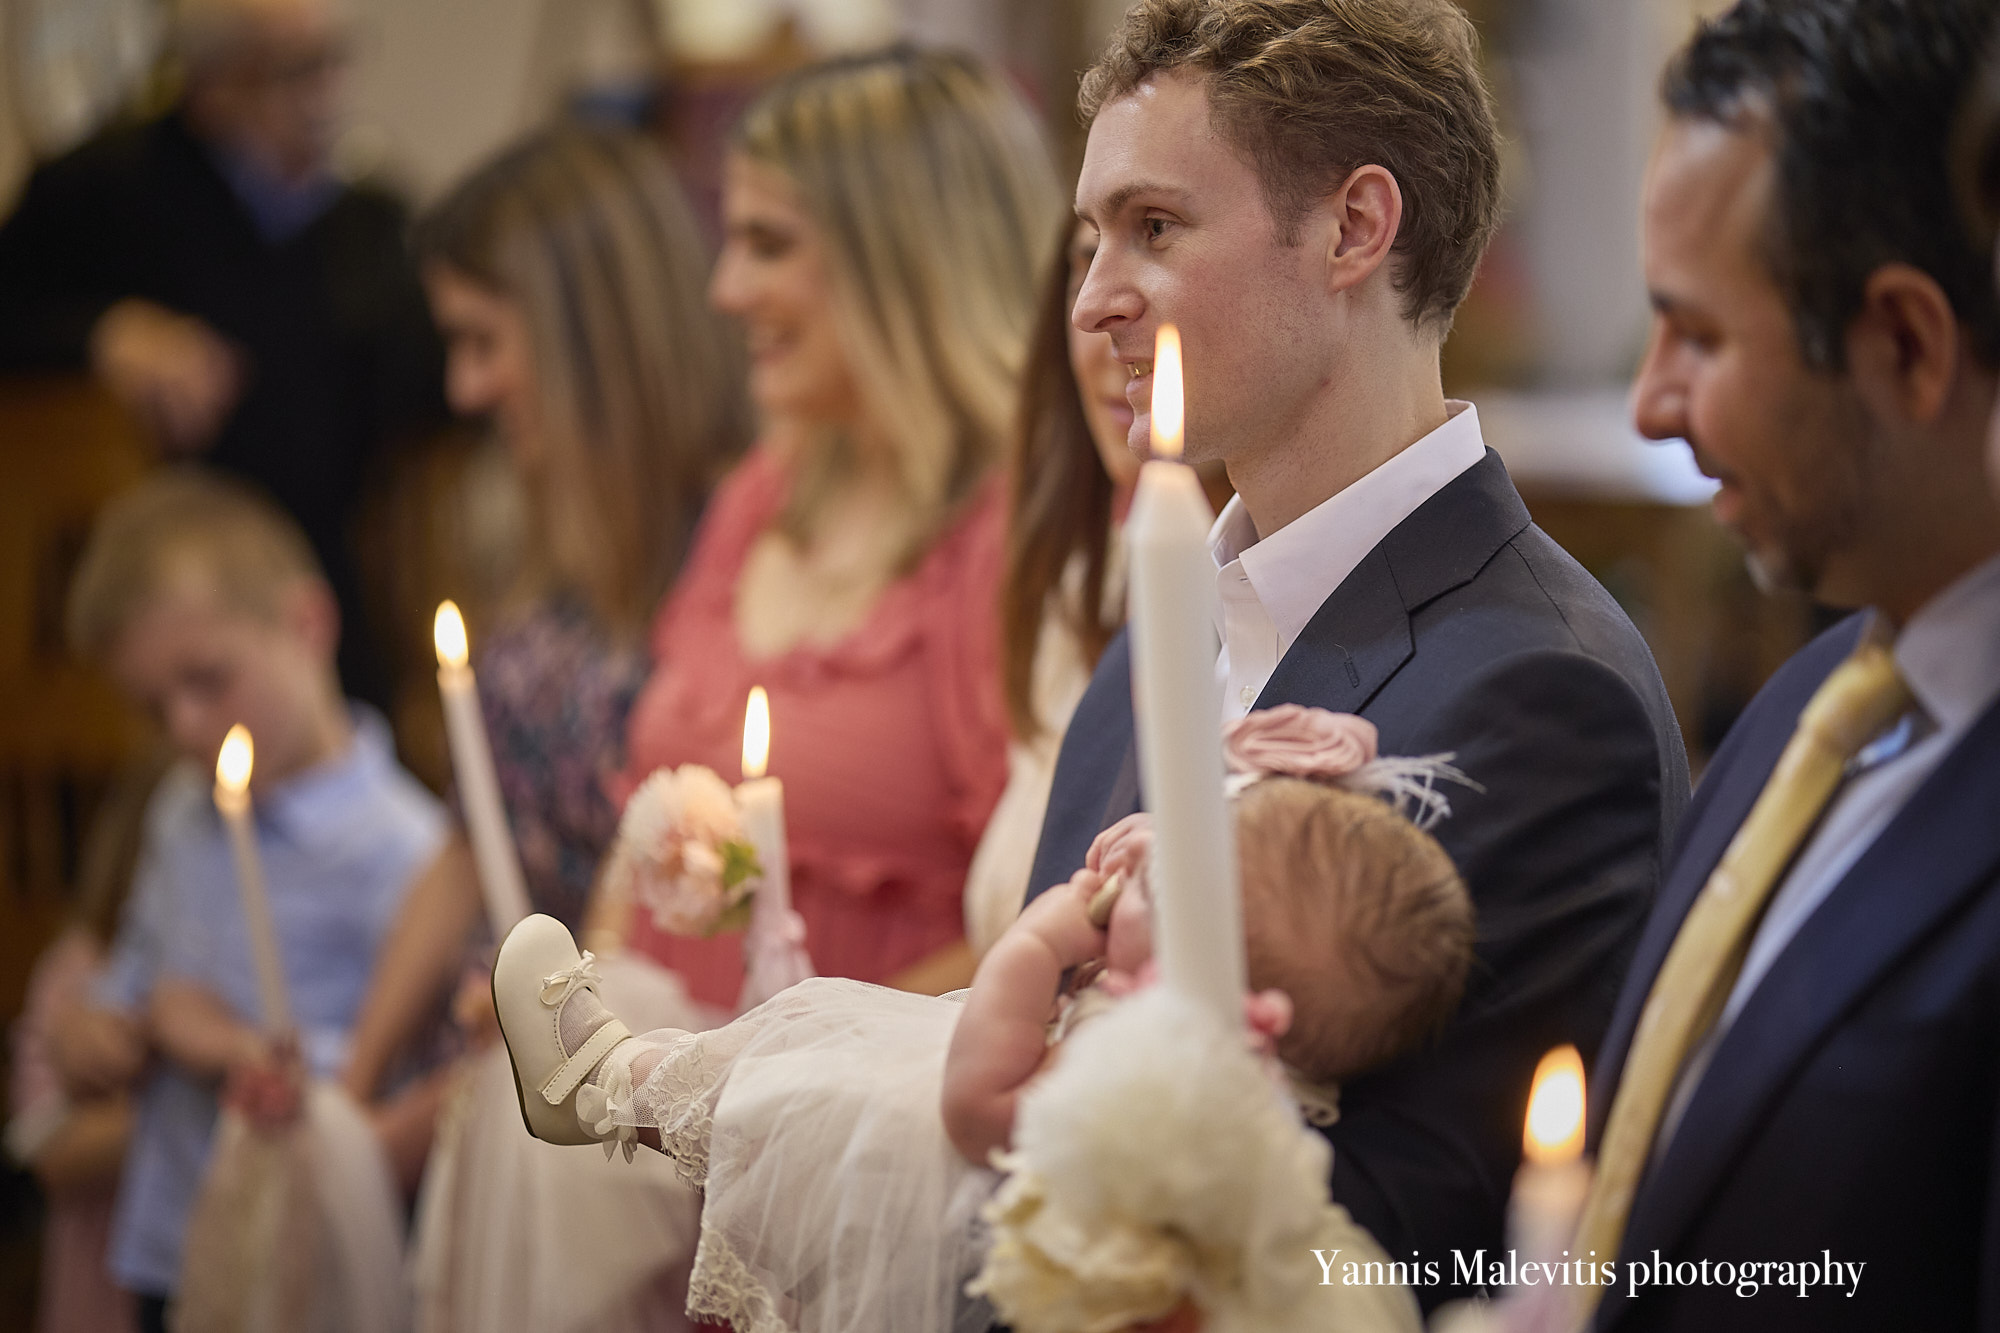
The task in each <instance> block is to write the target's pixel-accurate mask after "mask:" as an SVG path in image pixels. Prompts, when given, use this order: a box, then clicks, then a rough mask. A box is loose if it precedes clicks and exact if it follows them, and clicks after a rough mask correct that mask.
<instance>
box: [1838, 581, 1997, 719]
mask: <svg viewBox="0 0 2000 1333" xmlns="http://www.w3.org/2000/svg"><path fill="white" fill-rule="evenodd" d="M1884 628H1885V627H1884V624H1883V622H1882V620H1881V618H1880V616H1879V615H1877V616H1876V617H1875V618H1874V620H1873V622H1872V623H1871V625H1870V626H1869V632H1870V633H1873V634H1880V633H1882V632H1883V630H1884ZM1894 651H1895V654H1896V669H1897V670H1898V671H1900V672H1901V673H1902V675H1903V680H1904V681H1905V682H1906V683H1907V684H1908V685H1909V687H1910V693H1911V694H1912V695H1914V696H1915V697H1916V700H1917V702H1918V703H1919V704H1920V705H1922V706H1923V709H1924V712H1925V713H1927V714H1929V716H1930V719H1931V720H1932V721H1933V722H1935V723H1936V724H1937V726H1938V729H1939V730H1940V731H1944V732H1948V733H1956V732H1961V731H1963V730H1965V729H1966V728H1967V727H1969V726H1971V725H1972V723H1973V721H1974V720H1975V719H1976V718H1978V716H1979V715H1980V714H1981V713H1983V712H1985V711H1986V709H1987V708H1988V707H1989V706H1990V705H1991V704H1992V703H1993V701H1994V699H1995V698H1996V697H2000V556H1993V557H1991V558H1990V559H1988V560H1986V561H1985V562H1984V563H1982V564H1979V565H1976V566H1974V567H1973V568H1972V569H1971V570H1969V571H1968V572H1966V573H1965V574H1962V575H1960V576H1959V578H1958V579H1957V580H1956V581H1955V582H1953V583H1951V584H1949V585H1947V586H1946V588H1945V589H1944V591H1943V592H1940V593H1939V594H1938V595H1937V596H1935V597H1933V598H1931V599H1930V601H1928V602H1926V603H1924V605H1923V606H1922V607H1921V608H1919V609H1918V611H1917V613H1916V614H1915V615H1913V616H1911V617H1910V620H1909V623H1908V624H1906V625H1904V626H1903V632H1902V633H1901V634H1898V635H1897V636H1896V640H1895V648H1894Z"/></svg>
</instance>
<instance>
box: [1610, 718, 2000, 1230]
mask: <svg viewBox="0 0 2000 1333" xmlns="http://www.w3.org/2000/svg"><path fill="white" fill-rule="evenodd" d="M1996 755H2000V705H1996V706H1995V707H1994V708H1992V709H1989V710H1988V711H1987V713H1986V714H1985V716H1983V717H1982V718H1980V720H1979V721H1978V723H1976V724H1975V725H1974V726H1973V728H1972V730H1971V731H1970V732H1969V733H1968V734H1967V735H1966V737H1965V738H1964V739H1963V740H1961V741H1960V742H1959V744H1958V745H1957V747H1956V748H1954V749H1953V750H1952V752H1951V753H1950V754H1948V755H1946V756H1945V759H1944V762H1943V763H1941V764H1940V765H1939V766H1938V768H1937V770H1936V771H1935V772H1934V773H1932V774H1931V776H1930V777H1929V778H1928V779H1926V780H1925V782H1924V784H1923V785H1922V786H1921V787H1919V788H1918V790H1917V791H1916V793H1915V794H1914V795H1913V796H1911V798H1910V800H1909V801H1908V803H1907V804H1906V805H1905V806H1904V807H1903V809H1902V810H1901V812H1899V813H1898V814H1897V816H1896V817H1895V819H1894V820H1892V821H1891V822H1890V824H1889V826H1888V828H1886V829H1884V830H1883V832H1882V835H1881V836H1880V837H1878V838H1877V839H1876V840H1875V842H1874V844H1873V845H1872V846H1871V847H1869V849H1868V850H1867V851H1866V852H1865V853H1863V854H1862V856H1861V858H1860V860H1858V861H1857V862H1856V863H1855V865H1854V867H1853V868H1852V869H1851V870H1849V871H1848V873H1847V874H1846V875H1845V876H1844V877H1843V878H1842V879H1841V881H1840V883H1839V884H1838V885H1837V886H1836V887H1835V888H1834V891H1833V892H1832V893H1831V894H1830V895H1829V896H1828V897H1827V899H1826V901H1825V902H1824V903H1822V904H1821V905H1820V907H1819V909H1818V910H1817V911H1815V912H1814V913H1813V914H1812V915H1811V916H1810V917H1808V918H1807V919H1806V921H1805V924H1804V925H1803V926H1801V927H1800V929H1799V933H1798V934H1797V935H1796V936H1795V937H1794V938H1793V939H1792V941H1791V943H1790V944H1788V945H1787V946H1786V947H1785V949H1784V951H1783V952H1782V953H1781V954H1779V956H1778V959H1777V961H1776V962H1775V963H1774V964H1773V965H1772V967H1771V970H1770V972H1769V973H1768V974H1766V976H1765V977H1764V980H1763V981H1762V982H1761V983H1760V984H1759V985H1758V987H1757V989H1756V990H1755V991H1754V992H1753V993H1752V995H1751V998H1750V1001H1749V1002H1748V1003H1747V1004H1746V1005H1745V1006H1744V1008H1743V1012H1742V1013H1741V1014H1740V1015H1738V1016H1737V1019H1736V1021H1735V1022H1734V1023H1733V1024H1731V1026H1730V1028H1729V1031H1728V1032H1727V1033H1725V1034H1724V1036H1723V1039H1722V1041H1721V1043H1720V1044H1719V1045H1718V1046H1717V1048H1716V1051H1715V1057H1714V1059H1713V1060H1712V1061H1711V1063H1710V1065H1709V1069H1708V1072H1707V1074H1706V1075H1705V1076H1704V1077H1703V1079H1702V1081H1701V1083H1700V1085H1699V1086H1698V1087H1697V1088H1696V1090H1695V1094H1694V1096H1693V1097H1692V1098H1691V1099H1690V1101H1689V1103H1688V1107H1687V1111H1686V1113H1685V1114H1684V1115H1683V1116H1682V1118H1681V1123H1680V1126H1679V1127H1678V1129H1677V1130H1676V1132H1675V1134H1674V1138H1673V1141H1672V1143H1671V1144H1669V1145H1668V1148H1667V1154H1666V1156H1665V1158H1664V1159H1662V1160H1661V1161H1660V1162H1659V1163H1658V1164H1657V1165H1656V1169H1655V1170H1654V1171H1653V1172H1652V1173H1650V1175H1649V1177H1648V1179H1647V1180H1646V1181H1645V1182H1644V1184H1642V1186H1641V1188H1640V1193H1639V1200H1638V1205H1637V1206H1635V1208H1634V1209H1633V1215H1632V1217H1633V1221H1632V1228H1631V1230H1630V1231H1629V1232H1628V1233H1627V1236H1626V1239H1625V1253H1627V1254H1631V1253H1647V1252H1649V1251H1651V1250H1652V1249H1653V1248H1655V1247H1658V1248H1660V1249H1662V1250H1665V1249H1667V1248H1668V1247H1669V1246H1670V1245H1672V1244H1673V1243H1674V1242H1675V1241H1676V1240H1677V1239H1678V1238H1679V1237H1680V1235H1681V1234H1682V1232H1684V1231H1685V1230H1686V1228H1687V1227H1688V1225H1689V1224H1690V1223H1691V1222H1692V1220H1693V1218H1694V1216H1695V1214H1696V1212H1697V1211H1698V1210H1699V1208H1700V1206H1701V1205H1702V1203H1703V1202H1704V1201H1705V1200H1706V1199H1707V1198H1708V1197H1709V1196H1710V1195H1711V1194H1712V1193H1713V1191H1714V1189H1715V1187H1716V1185H1717V1183H1718V1182H1719V1181H1720V1180H1721V1178H1722V1176H1723V1174H1724V1172H1725V1171H1726V1170H1727V1169H1728V1167H1729V1164H1730V1163H1731V1162H1732V1161H1733V1160H1734V1159H1735V1158H1736V1156H1737V1155H1738V1153H1739V1152H1740V1151H1741V1150H1742V1148H1743V1146H1744V1144H1745V1141H1746V1140H1747V1139H1748V1138H1749V1137H1750V1135H1751V1133H1752V1131H1753V1130H1754V1128H1755V1127H1756V1125H1757V1124H1758V1123H1759V1122H1760V1121H1761V1119H1762V1117H1763V1114H1764V1111H1765V1110H1766V1108H1767V1107H1768V1106H1769V1105H1770V1104H1771V1103H1772V1101H1774V1100H1775V1099H1776V1098H1777V1097H1778V1096H1779V1095H1781V1094H1782V1092H1783V1091H1784V1088H1785V1086H1786V1085H1787V1084H1788V1083H1789V1082H1791V1080H1792V1079H1793V1078H1795V1077H1796V1076H1797V1073H1798V1071H1799V1069H1800V1067H1801V1066H1802V1065H1803V1064H1804V1063H1805V1062H1806V1060H1807V1059H1808V1058H1809V1057H1810V1055H1811V1054H1812V1051H1813V1049H1814V1047H1815V1046H1816V1045H1817V1044H1818V1043H1819V1042H1820V1041H1821V1040H1822V1039H1823V1038H1824V1037H1825V1035H1826V1034H1827V1032H1828V1031H1829V1030H1830V1029H1831V1028H1833V1027H1835V1026H1836V1025H1837V1024H1839V1023H1840V1022H1842V1021H1843V1020H1844V1019H1845V1018H1846V1016H1847V1015H1848V1013H1849V1012H1850V1011H1851V1010H1852V1009H1853V1008H1854V1006H1855V1005H1856V1004H1857V1003H1859V1002H1860V1001H1861V999H1862V998H1863V997H1864V996H1865V995H1866V993H1867V992H1868V991H1869V990H1870V989H1871V988H1872V987H1873V986H1875V985H1876V984H1877V983H1878V982H1879V981H1880V980H1881V979H1882V977H1883V976H1884V975H1885V974H1886V973H1887V972H1888V971H1889V970H1890V969H1891V968H1893V967H1894V966H1895V965H1896V963H1897V961H1898V960H1899V959H1901V958H1902V957H1904V956H1905V955H1906V953H1907V952H1908V951H1909V950H1910V949H1912V948H1913V947H1915V946H1917V945H1918V944H1920V943H1921V942H1922V940H1923V939H1924V938H1925V937H1926V936H1927V935H1929V934H1930V932H1931V931H1932V930H1933V929H1934V928H1935V927H1936V926H1937V925H1938V923H1939V922H1940V921H1941V920H1942V919H1943V918H1944V917H1946V916H1947V915H1949V914H1950V913H1951V912H1952V911H1953V910H1954V909H1955V908H1957V907H1958V906H1959V905H1960V904H1961V903H1962V902H1963V901H1964V900H1965V899H1966V897H1967V896H1969V895H1970V894H1972V893H1973V892H1974V891H1975V890H1977V889H1978V888H1980V887H1981V886H1983V885H1985V884H1987V883H1989V882H1990V881H1991V880H1992V878H1993V876H1994V874H1995V872H1996V869H2000V832H1996V831H1994V826H1993V822H1992V812H1993V811H1994V810H1995V809H2000V763H1996V762H1995V756H1996Z"/></svg>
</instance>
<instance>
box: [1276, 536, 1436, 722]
mask: <svg viewBox="0 0 2000 1333" xmlns="http://www.w3.org/2000/svg"><path fill="white" fill-rule="evenodd" d="M1414 650H1415V643H1414V641H1413V640H1412V639H1411V637H1410V615H1409V612H1408V611H1406V610H1404V609H1403V595H1402V593H1401V592H1399V591H1398V590H1397V588H1396V578H1395V575H1394V574H1393V573H1391V572H1390V569H1389V560H1388V557H1387V556H1385V555H1384V554H1383V553H1382V549H1381V548H1380V547H1377V548H1376V549H1375V550H1373V551H1370V552H1369V553H1368V554H1367V555H1366V556H1364V557H1362V560H1361V563H1360V564H1359V565H1356V566H1355V567H1354V572H1353V573H1351V574H1349V575H1348V576H1347V578H1346V579H1344V580H1343V581H1342V582H1341V585H1340V586H1339V587H1338V588H1335V589H1334V590H1333V595H1332V596H1331V597H1329V598H1327V599H1326V601H1324V602H1322V603H1321V604H1320V608H1319V610H1318V611H1316V612H1314V613H1313V618H1312V619H1311V620H1310V621H1308V622H1307V623H1306V627H1305V630H1304V631H1303V632H1302V633H1301V634H1300V635H1299V637H1298V641H1297V642H1295V643H1294V644H1292V647H1291V650H1290V651H1289V652H1287V653H1286V654H1285V657H1284V660H1283V661H1281V662H1279V663H1278V669H1277V670H1276V671H1274V672H1272V673H1271V678H1270V679H1269V680H1268V681H1266V682H1265V683H1264V692H1263V693H1262V694H1260V695H1259V696H1258V697H1257V707H1259V708H1270V707H1272V706H1273V705H1275V704H1281V703H1307V704H1311V705H1313V706H1314V707H1316V708H1330V709H1332V710H1333V711H1335V712H1337V713H1358V712H1360V711H1361V709H1362V706H1363V705H1365V704H1366V703H1367V702H1368V701H1369V700H1370V699H1372V698H1373V697H1374V696H1375V692H1376V691H1377V690H1379V689H1381V688H1382V686H1383V684H1384V683H1385V682H1387V681H1388V679H1389V677H1391V676H1393V675H1395V674H1396V672H1397V670H1398V669H1399V668H1401V667H1402V665H1403V663H1405V662H1407V661H1409V660H1410V655H1411V653H1412V652H1413V651H1414Z"/></svg>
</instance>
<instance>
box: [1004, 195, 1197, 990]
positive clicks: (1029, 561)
mask: <svg viewBox="0 0 2000 1333" xmlns="http://www.w3.org/2000/svg"><path fill="white" fill-rule="evenodd" d="M1061 235H1062V241H1063V244H1062V249H1061V253H1060V254H1059V255H1058V257H1057V259H1056V262H1055V263H1054V264H1052V265H1051V266H1050V268H1049V270H1048V275H1047V277H1046V278H1045V279H1044V281H1043V284H1042V301H1041V308H1040V311H1039V312H1038V314H1037V315H1036V322H1035V335H1034V343H1033V345H1032V347H1031V349H1030V351H1029V354H1028V367H1027V371H1026V373H1025V374H1024V375H1023V377H1022V383H1021V408H1020V419H1019V425H1018V427H1017V449H1018V453H1017V456H1016V461H1015V475H1014V485H1013V491H1012V496H1011V505H1010V511H1009V523H1008V535H1007V572H1006V577H1005V580H1004V581H1003V582H1002V584H1001V588H1000V638H1001V658H1000V660H1001V678H1002V683H1003V685H1004V687H1005V689H1006V696H1007V716H1008V721H1009V722H1010V723H1011V724H1012V727H1013V739H1012V741H1011V742H1010V744H1009V745H1008V748H1007V765H1008V777H1007V790H1006V791H1005V792H1004V793H1003V794H1002V795H1001V797H1000V803H999V805H997V806H995V807H994V810H993V819H992V821H991V822H990V823H989V824H988V825H987V828H986V833H985V836H984V837H982V838H981V839H980V842H979V850H978V852H977V853H976V854H975V855H974V856H973V858H972V869H971V871H970V873H969V874H968V875H967V876H966V882H965V931H966V938H967V939H968V940H969V941H970V942H971V944H972V947H973V949H974V950H975V951H976V952H979V953H984V952H985V951H986V948H987V946H989V945H991V944H992V943H993V941H994V940H996V939H998V938H999V937H1000V934H1001V932H1003V931H1004V930H1006V928H1007V926H1008V923H1009V922H1011V921H1012V920H1013V919H1014V917H1015V915H1016V914H1017V913H1019V912H1020V910H1021V900H1022V898H1023V896H1024V895H1025V893H1026V891H1027V887H1028V868H1029V865H1030V863H1031V862H1032V861H1033V860H1034V856H1035V840H1036V838H1037V837H1038V836H1039V835H1040V833H1041V827H1042V814H1043V812H1044V810H1045V809H1046V808H1047V806H1048V802H1049V785H1050V783H1051V781H1052V780H1053V779H1054V777H1055V765H1056V749H1057V747H1058V746H1059V745H1060V744H1061V742H1062V736H1063V730H1064V729H1065V728H1066V727H1067V726H1068V725H1069V719H1070V714H1071V713H1073V712H1075V711H1076V705H1077V701H1078V700H1080V699H1081V698H1082V697H1083V691H1084V687H1085V686H1086V685H1088V684H1089V683H1090V673H1091V672H1092V670H1094V669H1095V668H1096V666H1097V659H1098V658H1100V657H1102V656H1103V655H1104V649H1105V647H1106V645H1108V644H1109V643H1110V642H1111V637H1112V636H1113V635H1114V634H1116V633H1117V632H1118V627H1119V626H1120V625H1121V624H1123V623H1124V620H1125V561H1124V554H1123V547H1122V546H1121V544H1120V542H1119V539H1118V528H1119V525H1120V524H1122V523H1123V522H1124V519H1125V509H1126V506H1127V505H1128V504H1129V503H1130V501H1131V498H1132V484H1133V482H1134V481H1135V480H1136V479H1137V478H1138V475H1139V459H1138V455H1136V454H1134V453H1133V452H1132V449H1131V446H1130V444H1129V443H1128V440H1127V435H1128V434H1129V432H1130V431H1131V429H1132V405H1131V404H1130V403H1129V402H1127V401H1126V398H1125V385H1126V383H1127V381H1129V380H1130V378H1131V375H1130V373H1129V372H1128V371H1127V370H1126V368H1125V366H1124V363H1122V362H1120V361H1119V360H1118V359H1117V356H1116V355H1115V354H1114V352H1113V350H1112V346H1111V335H1110V334H1108V333H1086V332H1084V331H1083V330H1081V329H1079V328H1077V327H1076V326H1075V325H1074V324H1072V323H1071V322H1070V318H1069V312H1070V309H1071V307H1072V306H1074V305H1075V304H1076V293H1077V288H1078V287H1080V286H1081V285H1082V284H1083V276H1084V274H1085V273H1086V272H1088V271H1089V269H1090V260H1091V257H1092V256H1093V255H1094V254H1095V253H1096V252H1097V234H1096V232H1095V231H1093V230H1092V229H1091V228H1089V227H1088V226H1085V225H1083V224H1081V223H1078V222H1076V221H1075V220H1074V219H1066V220H1065V221H1064V223H1063V227H1062V232H1061ZM1202 480H1203V484H1204V485H1205V486H1206V487H1207V488H1208V491H1209V498H1210V500H1211V501H1215V502H1217V503H1218V504H1219V503H1220V501H1221V500H1223V499H1226V498H1227V496H1228V493H1229V491H1228V480H1227V478H1225V477H1223V476H1222V474H1221V471H1220V469H1208V470H1206V471H1204V473H1203V478H1202Z"/></svg>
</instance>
